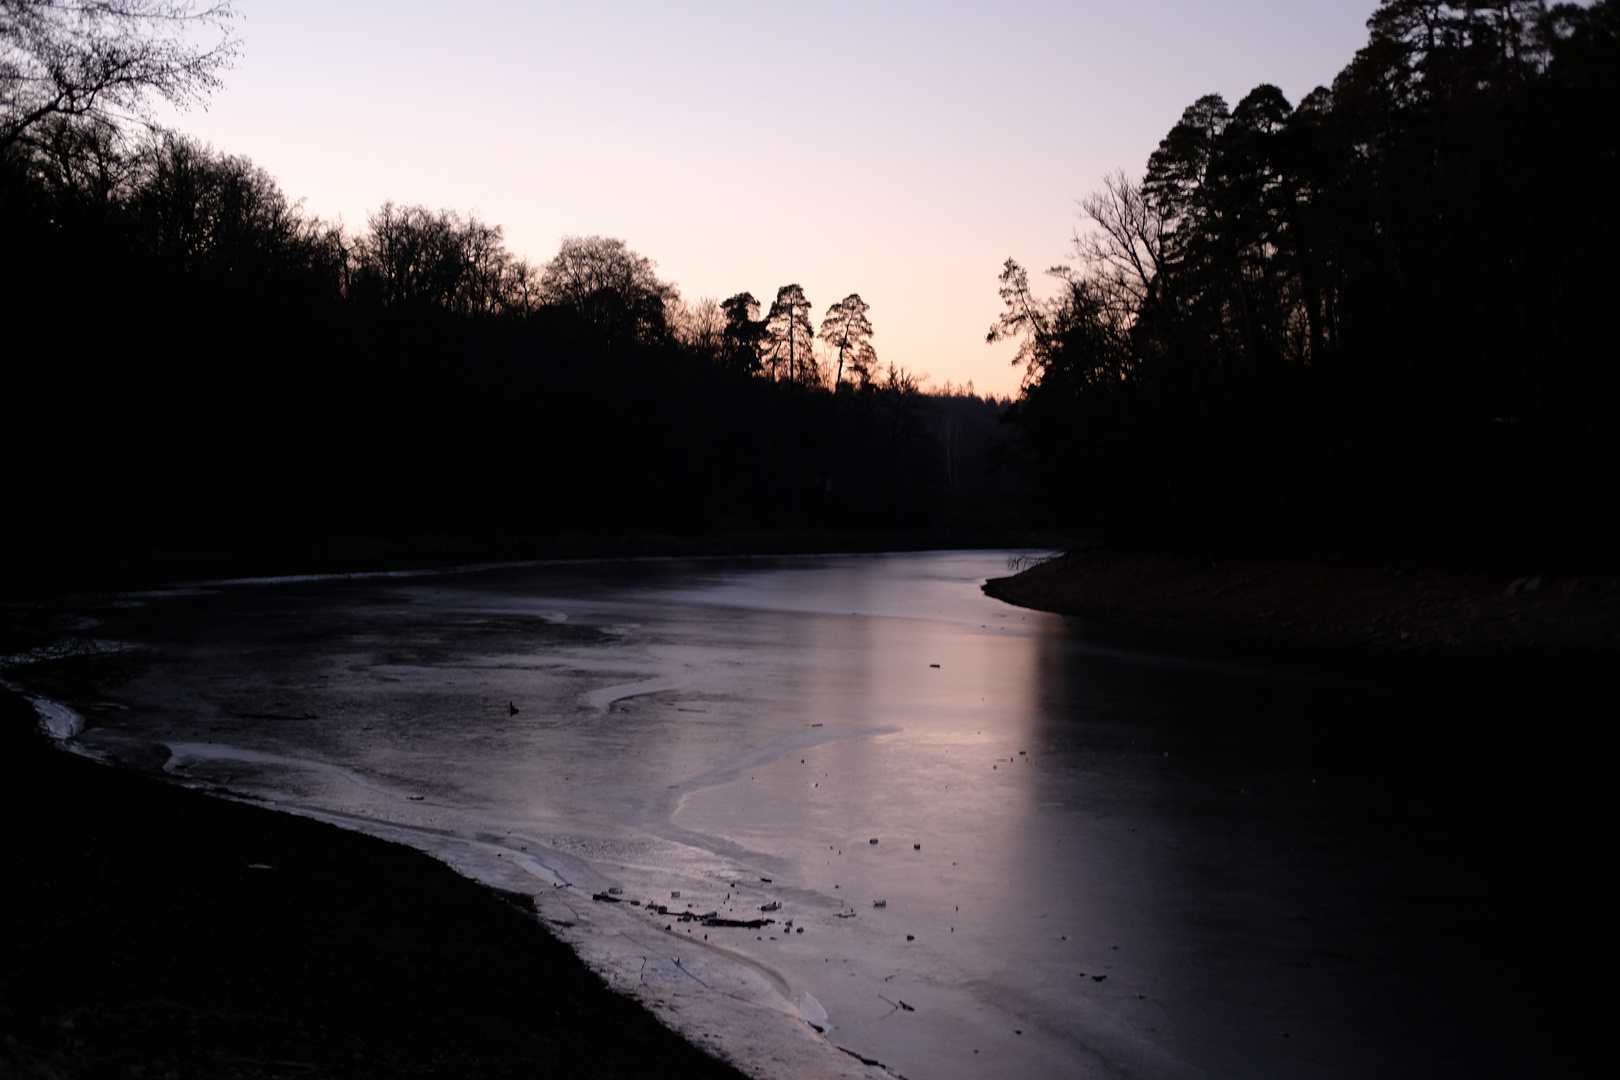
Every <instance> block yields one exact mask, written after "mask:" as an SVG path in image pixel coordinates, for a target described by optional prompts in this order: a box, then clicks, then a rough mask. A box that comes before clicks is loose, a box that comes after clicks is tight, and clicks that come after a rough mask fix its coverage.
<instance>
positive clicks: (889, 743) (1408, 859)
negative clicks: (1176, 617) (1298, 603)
mask: <svg viewBox="0 0 1620 1080" xmlns="http://www.w3.org/2000/svg"><path fill="white" fill-rule="evenodd" d="M1007 561H1008V556H1007V554H1006V553H995V552H989V553H987V552H946V553H923V554H900V555H873V556H840V557H814V558H812V557H805V558H769V559H765V558H761V559H741V560H657V561H630V562H625V561H617V562H596V563H567V564H542V565H533V566H523V567H502V568H492V569H483V570H474V571H464V572H456V573H447V574H436V575H421V576H394V577H388V576H379V577H370V578H363V579H327V580H313V579H312V580H301V581H298V580H289V581H281V582H256V583H246V582H244V583H234V584H233V583H226V584H215V585H210V586H207V587H203V588H197V589H189V590H175V591H170V592H164V593H151V594H144V595H141V596H131V597H126V598H124V599H123V600H121V601H120V602H119V603H118V604H117V605H115V606H113V607H110V608H107V609H104V610H101V611H98V612H97V613H96V615H97V617H98V618H99V619H100V620H101V625H100V626H99V628H98V629H97V631H96V633H98V634H100V635H102V636H103V637H104V638H105V639H107V640H109V641H115V642H121V643H126V644H132V645H135V646H137V647H139V648H141V649H142V650H144V651H145V652H146V654H147V655H148V656H149V657H150V660H151V662H150V663H149V664H147V665H146V666H145V667H144V668H143V669H142V670H141V673H140V674H139V675H138V676H137V677H136V678H135V679H134V680H133V681H132V682H130V683H129V684H127V685H126V686H124V687H122V688H121V689H120V691H119V696H118V700H117V701H116V702H113V703H106V704H103V705H102V706H100V707H97V708H92V709H88V710H87V711H88V712H89V713H90V717H91V726H90V728H89V730H87V731H86V732H85V734H84V735H83V736H82V741H83V742H84V743H85V744H86V745H87V746H88V747H91V748H95V749H100V750H102V751H104V752H108V753H111V754H114V755H116V756H118V757H121V758H122V759H124V760H127V761H138V760H143V759H145V760H153V755H152V753H151V751H150V750H149V749H147V748H149V747H150V746H151V745H152V744H161V745H162V746H164V747H167V749H168V751H169V753H170V755H171V756H170V757H169V758H168V762H167V765H166V766H165V767H166V768H167V769H168V770H169V771H170V772H171V773H173V774H175V775H177V776H182V777H187V778H189V779H190V780H191V781H192V782H195V783H198V784H203V785H213V786H220V787H225V788H228V789H230V790H231V791H234V792H237V793H241V794H244V795H247V796H251V797H254V798H257V799H262V800H265V801H267V802H270V803H273V804H275V805H278V806H282V807H287V808H291V809H296V810H299V811H300V812H305V813H310V814H313V815H315V816H319V817H325V818H326V819H328V820H333V821H337V822H339V823H341V824H345V825H347V826H350V827H356V828H361V829H364V830H366V831H370V832H373V833H376V834H378V835H381V836H386V837H389V838H391V839H398V840H403V841H405V842H407V843H412V844H415V845H416V846H418V847H422V848H425V849H427V850H429V851H431V852H433V853H435V854H437V855H438V856H440V857H441V858H444V859H446V860H448V861H449V862H451V863H452V864H453V865H455V866H457V867H458V868H459V869H461V870H463V871H464V872H465V873H468V874H469V875H471V876H474V877H478V878H481V879H483V880H486V881H489V882H491V883H495V884H499V885H502V886H503V887H506V888H512V889H521V890H522V891H525V892H528V893H531V894H533V895H535V896H536V897H537V900H538V903H539V907H540V911H541V914H542V917H543V918H545V919H546V920H547V921H548V922H549V923H551V924H552V925H553V926H554V927H555V928H556V930H557V932H558V933H559V934H560V935H561V936H563V937H564V938H565V939H567V940H569V941H570V942H572V943H573V944H574V945H575V946H576V948H577V949H579V951H580V952H581V954H582V955H583V956H585V957H586V959H587V960H588V961H589V962H590V963H592V964H593V966H595V967H596V968H597V969H598V970H600V971H601V972H603V974H604V975H605V976H606V977H608V978H609V979H610V981H612V982H613V983H614V984H615V985H616V986H619V987H621V988H623V989H624V990H626V992H629V993H633V994H636V995H637V996H639V997H641V998H642V999H643V1000H645V1001H646V1002H647V1003H648V1004H649V1006H650V1007H653V1008H654V1009H656V1010H657V1011H658V1012H659V1013H660V1015H662V1016H664V1017H665V1019H666V1020H667V1021H668V1022H670V1023H671V1024H673V1025H674V1026H676V1027H677V1028H678V1029H680V1030H682V1031H683V1032H685V1033H686V1034H688V1036H689V1037H691V1038H693V1039H694V1040H696V1041H698V1042H700V1043H704V1044H706V1045H710V1046H714V1047H717V1048H719V1049H720V1050H721V1052H722V1053H724V1054H726V1055H727V1056H729V1057H731V1058H732V1059H734V1060H736V1061H738V1062H739V1063H741V1064H743V1065H744V1066H745V1067H746V1068H749V1069H750V1070H753V1071H754V1072H756V1073H758V1074H760V1075H773V1076H782V1077H789V1076H792V1077H808V1076H816V1075H827V1076H832V1075H879V1074H880V1072H881V1070H880V1069H879V1068H878V1067H877V1066H875V1065H872V1064H870V1063H872V1062H878V1063H881V1065H882V1067H883V1068H886V1069H887V1070H890V1071H892V1072H894V1073H898V1074H902V1075H904V1076H906V1077H910V1078H911V1080H955V1078H967V1077H980V1076H989V1075H995V1076H999V1077H1056V1076H1092V1075H1098V1076H1102V1075H1108V1076H1116V1075H1117V1076H1140V1077H1179V1076H1189V1077H1191V1076H1211V1077H1245V1078H1256V1077H1279V1078H1280V1077H1290V1078H1298V1077H1364V1076H1369V1075H1379V1076H1412V1077H1419V1076H1439V1075H1481V1074H1482V1073H1490V1072H1493V1071H1495V1070H1496V1069H1497V1068H1501V1069H1502V1070H1504V1072H1505V1073H1511V1071H1512V1070H1514V1069H1518V1068H1519V1067H1520V1063H1519V1059H1518V1058H1517V1057H1516V1056H1515V1055H1517V1054H1519V1053H1521V1052H1523V1053H1526V1054H1530V1053H1533V1052H1534V1049H1533V1047H1534V1042H1535V1039H1534V1038H1532V1037H1530V1036H1524V1037H1522V1038H1521V1037H1519V1036H1516V1035H1515V1034H1514V1032H1515V1031H1518V1030H1520V1029H1525V1030H1530V1029H1532V1028H1535V1027H1536V1025H1537V1024H1539V1023H1540V1021H1539V1020H1534V1021H1531V1020H1526V1019H1525V1017H1524V1012H1523V1010H1522V1008H1521V1006H1520V1003H1519V1001H1518V1000H1517V998H1516V997H1515V993H1514V992H1513V991H1512V990H1511V989H1508V988H1504V987H1503V986H1501V985H1499V983H1498V981H1494V980H1493V977H1492V976H1491V975H1490V974H1489V972H1490V970H1491V965H1492V964H1493V963H1496V961H1494V960H1493V959H1491V957H1490V952H1491V950H1490V949H1489V948H1487V947H1485V946H1484V945H1482V944H1481V943H1480V941H1479V939H1478V938H1476V937H1475V936H1474V935H1475V934H1476V932H1478V930H1479V929H1480V927H1482V926H1487V925H1493V923H1492V920H1497V921H1498V924H1499V922H1500V920H1501V919H1502V918H1511V917H1512V916H1513V913H1514V911H1515V910H1516V908H1515V904H1516V903H1517V901H1516V900H1515V899H1514V898H1513V896H1512V895H1509V894H1503V893H1500V892H1492V891H1491V890H1492V889H1494V888H1495V887H1496V884H1499V883H1500V882H1499V880H1498V879H1499V878H1500V879H1501V880H1507V879H1508V878H1510V877H1511V876H1513V875H1517V874H1519V873H1520V872H1521V870H1523V866H1522V865H1521V864H1520V862H1517V861H1515V860H1521V859H1522V858H1529V857H1530V856H1525V855H1523V853H1522V852H1521V851H1520V848H1518V847H1514V846H1513V843H1514V842H1510V841H1507V840H1504V839H1503V838H1502V836H1501V835H1500V834H1499V833H1498V832H1495V831H1493V830H1495V829H1496V825H1497V824H1498V822H1497V818H1496V817H1495V816H1493V815H1495V814H1496V813H1497V811H1496V810H1494V809H1492V807H1493V806H1494V804H1493V803H1492V802H1491V801H1490V795H1489V791H1490V790H1493V788H1492V783H1493V781H1492V777H1491V775H1485V774H1481V772H1480V768H1486V769H1489V768H1494V767H1496V765H1492V764H1490V763H1487V764H1485V765H1483V766H1480V765H1479V763H1478V762H1475V761H1473V759H1472V758H1471V757H1470V758H1469V761H1470V765H1469V767H1468V768H1467V769H1463V770H1459V773H1460V775H1456V776H1453V775H1451V771H1450V770H1445V769H1443V770H1442V771H1443V773H1444V774H1445V775H1444V776H1442V778H1440V779H1438V780H1434V781H1433V782H1430V781H1429V780H1424V781H1422V782H1419V783H1416V784H1414V782H1413V781H1414V779H1415V778H1419V777H1432V770H1433V768H1434V767H1435V765H1436V763H1437V762H1442V761H1447V760H1451V761H1456V760H1457V756H1456V754H1455V752H1453V751H1448V750H1446V749H1445V743H1446V741H1447V740H1448V739H1451V738H1453V736H1454V734H1455V732H1456V731H1457V730H1458V729H1459V728H1458V725H1464V726H1467V725H1480V724H1483V723H1485V721H1487V720H1489V721H1490V723H1492V724H1498V723H1506V724H1511V723H1514V722H1515V721H1514V720H1513V718H1512V717H1506V718H1501V717H1490V716H1488V715H1487V713H1488V710H1489V706H1488V704H1487V705H1480V704H1478V703H1467V704H1463V705H1459V704H1458V703H1457V702H1456V701H1455V698H1454V695H1452V694H1450V692H1449V690H1447V689H1446V688H1444V687H1441V688H1433V689H1424V688H1418V689H1414V688H1413V687H1411V686H1409V685H1406V684H1405V683H1403V682H1401V681H1399V680H1394V679H1392V678H1384V679H1380V677H1377V676H1370V675H1368V674H1367V673H1365V672H1352V671H1348V670H1338V671H1328V670H1322V669H1320V668H1311V667H1307V666H1302V665H1294V666H1288V665H1286V664H1281V663H1279V662H1277V661H1267V662H1258V661H1254V660H1249V659H1245V658H1243V657H1242V656H1237V655H1233V654H1231V653H1226V654H1210V653H1208V652H1207V651H1206V652H1205V653H1204V654H1194V653H1191V652H1189V651H1188V650H1187V649H1185V648H1183V647H1178V646H1170V645H1166V644H1164V643H1162V642H1157V641H1154V640H1151V639H1147V638H1142V637H1131V636H1128V635H1122V634H1119V633H1117V632H1116V633H1108V632H1102V631H1099V630H1097V629H1096V628H1087V627H1084V626H1080V625H1077V624H1074V623H1070V622H1066V621H1065V620H1063V619H1061V618H1058V617H1056V616H1050V615H1045V614H1039V613H1035V612H1029V611H1024V610H1021V609H1017V608H1013V607H1009V606H1007V605H1005V604H1002V603H1000V602H998V601H994V600H991V599H989V598H987V597H985V596H984V595H982V594H981V592H980V591H979V586H980V585H981V584H982V583H983V581H984V580H985V579H986V578H987V577H992V576H999V575H1001V574H1004V573H1006V572H1007ZM1480 709H1485V710H1486V712H1484V713H1482V712H1480ZM514 710H515V711H514ZM1458 710H1462V711H1463V712H1466V713H1467V716H1466V717H1464V718H1462V719H1459V715H1460V714H1459V712H1458ZM1532 720H1533V721H1534V723H1535V724H1537V725H1539V727H1538V730H1541V731H1545V730H1546V725H1547V724H1548V723H1553V722H1555V721H1549V720H1547V719H1546V718H1545V717H1536V718H1530V719H1525V720H1524V723H1526V724H1529V723H1531V721H1532ZM1556 722H1563V721H1556ZM1580 722H1581V721H1579V720H1578V719H1574V720H1569V721H1568V723H1570V724H1574V725H1578V724H1579V723H1580ZM1414 725H1420V726H1414ZM1421 725H1427V727H1421ZM1492 730H1493V731H1494V730H1496V729H1495V728H1492ZM1426 732H1427V733H1428V734H1426ZM1436 732H1437V733H1438V734H1433V733H1436ZM155 759H156V760H161V752H158V754H157V756H156V758H155ZM1491 760H1492V761H1495V760H1496V759H1494V758H1493V759H1491ZM1497 764H1498V765H1499V764H1500V762H1497ZM1538 812H1540V813H1553V812H1554V811H1552V810H1550V809H1547V807H1546V805H1545V803H1543V804H1542V809H1541V810H1540V811H1538ZM1504 845H1505V846H1504ZM610 890H617V891H610ZM598 894H600V895H602V896H604V897H610V898H611V899H601V900H595V899H592V897H593V895H598ZM677 894H678V896H677ZM653 905H658V906H661V907H662V908H663V911H659V910H658V907H655V906H653ZM682 914H687V915H688V916H689V917H688V918H687V919H685V920H682V919H680V918H679V916H681V915H682ZM708 914H712V915H713V916H714V918H711V919H710V920H708V921H707V922H705V921H703V920H699V919H696V918H692V917H690V916H696V915H708ZM719 920H729V921H733V922H746V921H752V920H771V921H770V922H769V923H767V924H764V925H761V926H758V927H754V928H747V927H736V926H724V925H718V924H717V923H718V921H719ZM1498 929H1500V926H1499V925H1498ZM1510 936H1511V935H1510ZM1497 969H1498V970H1499V969H1500V965H1499V964H1498V965H1497ZM811 1025H814V1026H815V1027H819V1028H820V1029H821V1030H822V1031H823V1032H824V1035H818V1034H816V1032H815V1030H814V1029H813V1028H812V1026H811ZM1538 1030H1539V1029H1538ZM1493 1041H1494V1048H1491V1047H1490V1046H1489V1044H1490V1043H1492V1042H1493ZM859 1059H866V1061H867V1062H868V1064H862V1062H861V1060H859Z"/></svg>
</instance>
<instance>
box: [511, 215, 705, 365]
mask: <svg viewBox="0 0 1620 1080" xmlns="http://www.w3.org/2000/svg"><path fill="white" fill-rule="evenodd" d="M655 265H656V264H655V263H654V262H653V261H652V260H651V259H649V258H647V257H646V256H645V255H639V254H637V253H636V252H634V251H632V250H630V248H629V246H628V245H626V244H625V242H624V241H623V240H616V239H612V238H609V237H605V236H569V237H565V238H564V239H563V242H562V247H561V248H560V249H559V250H558V252H557V254H556V256H555V257H554V258H553V259H552V260H551V261H550V262H548V263H546V264H545V266H544V267H543V268H542V270H541V273H540V295H541V297H542V298H543V299H544V300H545V302H546V303H548V304H552V305H555V306H558V307H562V308H565V309H567V310H570V311H572V312H574V313H575V314H576V315H578V316H579V317H580V318H581V319H583V320H584V321H585V322H586V323H588V324H590V325H592V326H594V327H596V328H597V329H598V330H599V331H601V332H602V333H604V334H606V335H607V336H608V337H609V338H612V339H624V340H630V341H637V342H642V343H649V342H653V341H657V340H659V339H661V338H662V337H663V336H664V335H665V334H666V333H667V332H668V324H667V322H666V319H665V305H666V304H667V303H669V302H670V301H673V300H675V299H677V298H678V297H679V295H680V293H679V292H678V291H677V290H676V288H675V286H674V285H671V284H669V283H667V282H664V281H660V280H659V278H658V275H657V274H655V273H654V272H653V271H654V267H655Z"/></svg>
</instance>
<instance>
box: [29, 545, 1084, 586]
mask: <svg viewBox="0 0 1620 1080" xmlns="http://www.w3.org/2000/svg"><path fill="white" fill-rule="evenodd" d="M1059 542H1060V539H1059V538H1058V537H1057V536H1056V535H1055V534H1053V533H1050V532H1037V531H1029V530H1024V531H1019V530H1013V529H933V530H922V531H919V530H893V531H882V530H864V531H844V530H830V529H829V530H818V529H774V530H764V529H760V530H734V531H713V532H695V533H680V534H677V533H657V532H634V531H624V532H544V533H519V532H514V533H474V534H464V533H451V534H412V535H400V534H374V533H357V534H352V535H342V536H327V535H312V536H287V537H280V538H265V539H261V540H255V541H245V540H240V539H224V540H220V541H217V542H209V541H185V542H164V541H156V540H154V541H147V542H120V543H108V544H102V545H83V546H79V547H71V548H61V547H55V546H50V547H24V546H17V545H16V544H15V542H14V543H13V546H12V547H11V548H10V549H8V550H0V603H8V602H9V603H31V602H34V603H37V602H44V601H52V600H58V599H61V598H64V597H68V596H74V595H85V594H93V593H105V592H117V591H125V590H133V589H142V588H155V587H158V586H165V585H174V584H177V583H181V582H201V581H217V580H222V579H231V578H248V577H277V576H285V575H294V574H344V573H377V572H386V571H400V570H440V569H452V568H455V567H458V566H472V565H480V564H485V563H500V562H525V561H530V560H551V559H602V558H608V559H612V558H681V557H705V556H748V555H833V554H857V553H868V552H874V553H875V552H884V551H936V550H965V549H974V548H1042V549H1050V548H1051V547H1052V546H1054V545H1055V544H1057V543H1059Z"/></svg>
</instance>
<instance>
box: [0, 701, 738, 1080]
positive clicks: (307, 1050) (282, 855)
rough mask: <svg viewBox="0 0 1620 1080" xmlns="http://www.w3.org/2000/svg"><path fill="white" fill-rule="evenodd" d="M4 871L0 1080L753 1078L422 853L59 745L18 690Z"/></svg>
mask: <svg viewBox="0 0 1620 1080" xmlns="http://www.w3.org/2000/svg"><path fill="white" fill-rule="evenodd" d="M0 858H3V860H4V870H3V872H0V1076H7V1077H10V1076H39V1077H79V1076H86V1077H101V1076H109V1077H110V1076H119V1077H129V1076H147V1077H165V1076H168V1077H203V1076H206V1077H232V1076H240V1077H272V1076H275V1077H282V1076H285V1077H295V1076H342V1077H362V1076H378V1077H382V1076H427V1075H436V1076H447V1077H477V1076H491V1077H495V1076H525V1077H533V1076H546V1075H563V1076H570V1077H587V1076H601V1077H639V1076H647V1077H650V1076H658V1077H693V1078H696V1077H714V1078H722V1077H730V1078H736V1077H740V1076H741V1074H740V1073H738V1072H736V1071H735V1070H733V1069H732V1068H730V1067H729V1066H726V1065H724V1064H722V1063H720V1062H718V1061H716V1060H714V1059H712V1058H710V1057H708V1056H706V1055H705V1054H704V1053H702V1052H701V1051H699V1050H698V1049H696V1048H695V1047H692V1046H691V1045H689V1044H687V1043H686V1042H684V1041H682V1040H681V1039H680V1038H679V1037H677V1036H676V1035H674V1034H673V1033H672V1032H670V1031H669V1030H667V1029H666V1028H664V1027H663V1026H662V1025H660V1024H659V1023H658V1021H657V1020H655V1019H654V1018H653V1017H652V1016H651V1015H650V1014H648V1013H647V1012H645V1011H643V1010H642V1008H641V1007H640V1006H638V1005H636V1004H634V1003H632V1002H631V1001H629V1000H628V999H625V998H622V997H619V996H617V995H615V994H613V993H612V992H610V991H609V990H608V989H607V988H606V987H605V986H604V985H603V983H602V982H601V980H599V979H598V978H597V977H596V976H595V975H593V974H591V972H590V971H588V970H587V969H586V968H585V967H584V966H583V965H582V964H581V963H580V962H579V961H578V959H576V958H575V956H574V955H573V953H572V952H570V951H569V949H568V948H567V947H566V946H565V945H563V944H561V943H560V942H558V941H556V940H555V939H553V938H552V937H551V936H550V935H548V934H547V933H546V932H545V931H544V930H543V929H542V928H541V927H540V926H539V925H538V924H537V923H536V922H535V921H534V920H533V918H532V917H531V916H529V915H527V914H525V913H524V912H522V911H520V910H518V908H517V907H515V906H513V905H512V904H510V903H508V902H506V901H505V900H502V899H501V898H499V897H498V896H496V895H495V894H493V893H491V892H490V891H488V890H486V889H484V888H483V887H481V886H479V885H477V884H475V883H473V882H471V881H468V880H466V879H464V878H461V877H458V876H457V875H456V874H455V873H453V872H452V871H451V870H450V869H449V868H447V867H445V866H443V865H442V864H440V863H438V862H435V861H434V860H432V859H430V858H428V857H427V856H425V855H422V854H420V853H419V852H416V851H413V850H411V849H409V848H405V847H402V846H400V845H397V844H390V843H386V842H384V841H380V840H375V839H371V838H369V837H364V836H360V835H358V834H356V833H349V832H345V831H343V830H340V829H337V828H334V827H332V826H329V825H325V824H321V823H319V822H314V821H309V820H306V819H303V818H298V817H293V816H290V815H286V814H278V813H274V812H271V811H267V810H261V809H258V808H256V807H252V806H245V805H241V804H238V803H231V802H226V801H223V800H220V799H215V798H211V797H209V796H207V795H203V794H201V793H198V792H194V791H188V790H184V789H181V788H177V787H174V786H171V785H168V784H165V783H162V782H159V781H157V780H155V779H153V778H151V777H148V776H144V775H141V774H138V773H134V772H126V771H123V770H114V769H109V768H104V767H102V766H99V765H96V764H94V763H93V762H90V761H87V760H85V759H83V758H78V757H74V756H72V755H68V754H64V753H60V752H58V751H56V750H54V749H52V748H51V747H50V746H49V745H48V744H47V743H46V742H45V741H44V740H43V739H42V738H41V737H40V736H39V735H38V734H37V733H36V731H35V717H34V713H33V709H32V707H31V706H30V705H29V704H28V703H27V702H26V701H24V700H23V699H21V698H19V697H17V696H16V695H14V694H11V693H9V692H5V691H0ZM255 864H257V865H259V866H267V867H271V868H272V869H258V868H255Z"/></svg>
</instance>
